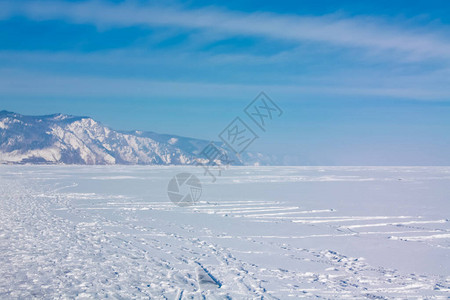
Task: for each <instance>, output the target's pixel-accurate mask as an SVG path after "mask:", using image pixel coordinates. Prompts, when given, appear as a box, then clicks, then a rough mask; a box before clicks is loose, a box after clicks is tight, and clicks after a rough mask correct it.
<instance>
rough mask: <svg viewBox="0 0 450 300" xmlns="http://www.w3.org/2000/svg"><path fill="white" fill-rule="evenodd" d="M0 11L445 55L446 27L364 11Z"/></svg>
mask: <svg viewBox="0 0 450 300" xmlns="http://www.w3.org/2000/svg"><path fill="white" fill-rule="evenodd" d="M2 11H3V13H2V15H0V17H3V18H8V17H11V16H14V15H22V16H26V17H28V18H30V19H33V20H52V19H63V20H66V21H68V22H73V23H77V24H94V25H96V26H98V27H105V26H114V27H124V26H150V27H154V26H165V27H180V28H185V29H188V30H192V29H195V30H208V31H211V30H213V31H216V32H217V33H226V34H232V35H237V36H258V37H264V38H268V39H274V40H289V41H295V42H298V43H304V42H317V43H325V44H329V45H334V46H337V47H351V48H361V49H366V50H368V51H372V52H373V51H375V52H377V51H388V52H392V51H393V52H398V53H401V54H403V55H406V57H407V58H409V59H414V60H423V59H430V58H432V59H439V60H445V61H447V62H448V61H449V60H450V39H449V38H448V36H450V35H449V34H448V32H445V30H443V31H444V32H443V33H442V34H437V33H435V31H434V30H429V29H427V28H420V27H414V28H411V27H410V26H399V25H397V26H392V25H388V24H386V22H384V21H383V20H380V19H375V18H369V17H351V18H350V17H345V16H338V15H328V16H297V15H280V14H274V13H263V12H256V13H242V12H236V11H229V10H224V9H218V8H214V7H209V8H200V9H186V8H180V7H173V6H171V7H163V6H139V5H137V4H131V3H124V4H109V3H105V2H98V1H88V2H77V3H66V2H55V1H31V2H18V1H16V2H6V3H3V7H2Z"/></svg>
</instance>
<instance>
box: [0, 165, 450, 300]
mask: <svg viewBox="0 0 450 300" xmlns="http://www.w3.org/2000/svg"><path fill="white" fill-rule="evenodd" d="M0 171H1V172H0V253H1V255H0V298H1V299H28V298H45V299H50V298H80V299H83V298H97V299H99V298H101V299H104V298H107V297H108V298H113V299H114V298H117V299H130V298H138V299H140V298H145V299H148V298H150V299H298V298H302V297H304V298H320V299H321V298H324V299H346V298H348V299H351V298H357V299H361V298H369V299H393V298H400V299H406V298H408V299H423V298H426V299H446V298H447V297H448V295H449V292H450V290H449V287H450V276H449V275H450V263H449V253H450V252H449V248H450V231H449V221H448V217H449V216H448V213H449V211H450V210H449V206H450V204H449V203H450V202H449V195H450V184H449V181H450V168H449V167H404V168H400V167H386V168H383V167H378V168H369V167H231V168H230V169H229V170H227V171H225V172H223V174H222V175H223V176H222V177H218V180H217V181H216V182H215V183H210V180H209V178H208V177H206V176H203V172H202V169H201V168H195V167H180V166H179V167H173V166H172V167H165V166H0ZM181 172H192V173H193V174H195V175H197V176H198V177H199V178H200V179H201V180H202V186H203V193H202V198H201V199H200V202H199V203H198V204H197V205H195V206H190V207H178V206H176V205H174V204H173V203H172V202H170V201H169V200H168V197H167V190H166V189H167V183H168V182H169V180H170V179H171V178H172V177H173V176H175V175H176V174H178V173H181Z"/></svg>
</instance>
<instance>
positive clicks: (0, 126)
mask: <svg viewBox="0 0 450 300" xmlns="http://www.w3.org/2000/svg"><path fill="white" fill-rule="evenodd" d="M208 144H209V141H207V140H200V139H194V138H186V137H180V136H175V135H168V134H157V133H154V132H141V131H129V132H122V131H116V130H112V129H110V128H108V127H106V126H104V125H102V124H101V123H99V122H97V121H95V120H93V119H92V118H89V117H77V116H70V115H64V114H53V115H46V116H24V115H20V114H17V113H13V112H8V111H0V163H4V164H5V163H9V164H24V163H41V164H89V165H109V164H143V165H153V164H154V165H189V164H194V163H195V162H196V160H197V159H199V158H202V157H201V155H200V153H201V151H202V149H204V148H205V147H206V146H207V145H208ZM215 144H216V145H217V146H219V147H221V148H222V150H223V151H224V152H225V153H226V154H227V155H228V160H229V161H231V164H233V165H242V164H270V161H271V159H270V158H269V157H266V156H264V155H261V154H259V153H244V154H243V155H242V156H241V157H237V156H236V155H235V154H234V153H232V151H229V150H226V149H225V148H224V147H223V145H222V144H221V143H215ZM218 163H220V161H219V162H218Z"/></svg>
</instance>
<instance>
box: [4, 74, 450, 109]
mask: <svg viewBox="0 0 450 300" xmlns="http://www.w3.org/2000/svg"><path fill="white" fill-rule="evenodd" d="M447 74H448V72H447ZM0 90H1V93H0V96H2V97H3V98H8V97H21V96H25V97H28V96H32V97H46V96H52V97H103V98H104V97H138V98H142V99H152V100H154V99H177V98H178V99H186V100H188V99H210V100H227V99H238V98H249V99H250V98H252V97H253V96H254V95H255V94H257V93H259V92H260V91H262V90H264V91H266V92H268V93H269V94H270V95H273V96H274V97H276V98H278V99H284V100H286V101H289V100H290V101H297V100H301V99H303V100H308V99H310V96H314V97H316V98H317V97H319V98H320V97H324V98H326V99H333V100H339V99H344V98H346V97H348V96H353V97H355V96H356V97H358V96H380V97H391V98H397V99H416V100H434V101H448V100H450V89H449V88H447V89H442V87H441V88H437V89H433V88H432V87H431V86H429V85H428V84H427V85H425V86H420V85H418V86H416V87H414V88H411V87H409V86H407V85H406V86H405V85H404V84H403V83H393V84H387V85H383V86H373V85H372V86H371V85H370V84H367V83H365V84H361V85H359V86H349V85H344V84H328V85H327V84H326V83H324V82H321V83H320V84H317V85H314V84H303V85H302V84H283V85H278V84H272V85H270V84H269V85H268V84H261V85H258V84H237V83H211V82H201V81H169V80H166V81H164V80H156V79H145V78H139V79H136V78H111V77H102V76H76V75H63V74H51V73H45V72H32V71H24V70H16V69H0Z"/></svg>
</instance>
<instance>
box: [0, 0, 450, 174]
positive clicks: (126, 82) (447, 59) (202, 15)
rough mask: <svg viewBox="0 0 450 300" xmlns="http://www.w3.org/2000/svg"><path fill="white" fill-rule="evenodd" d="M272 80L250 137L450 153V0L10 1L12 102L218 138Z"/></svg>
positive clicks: (6, 85) (3, 102) (7, 67)
mask: <svg viewBox="0 0 450 300" xmlns="http://www.w3.org/2000/svg"><path fill="white" fill-rule="evenodd" d="M260 91H265V92H266V93H267V94H268V95H269V96H271V98H272V99H273V100H274V101H275V102H276V103H277V104H278V105H279V106H280V107H281V108H282V109H283V111H284V114H283V116H282V117H281V118H280V119H279V120H277V121H276V122H274V123H273V124H271V126H270V128H269V129H268V131H267V132H266V133H262V132H260V139H258V140H257V141H256V142H255V143H254V144H253V145H252V146H251V147H250V149H249V150H255V151H261V152H266V153H274V154H277V155H281V156H286V161H287V162H290V163H299V164H316V165H317V164H318V165H450V151H449V150H450V134H449V132H450V2H449V1H392V0H391V1H384V0H381V1H325V0H323V1H320V0H319V1H227V2H210V1H185V2H181V1H3V0H0V109H7V110H11V111H15V112H19V113H23V114H49V113H54V112H62V113H69V114H75V115H89V116H92V117H94V118H95V119H97V120H99V121H101V122H103V123H104V124H106V125H108V126H111V127H112V128H115V129H140V130H151V131H156V132H161V133H173V134H179V135H185V136H193V137H199V138H205V139H213V140H216V139H217V134H218V133H219V132H221V131H222V129H223V128H224V127H225V126H226V125H227V124H228V123H229V122H230V121H231V120H233V119H234V117H236V116H244V113H243V109H244V107H245V106H246V105H247V104H248V103H249V102H250V101H251V100H252V99H253V98H254V97H255V96H256V95H257V94H258V93H259V92H260Z"/></svg>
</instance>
